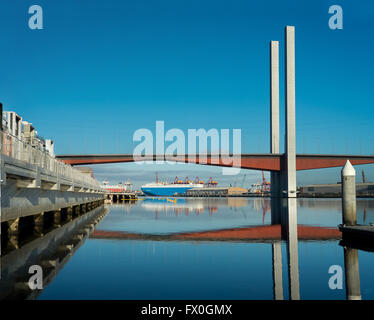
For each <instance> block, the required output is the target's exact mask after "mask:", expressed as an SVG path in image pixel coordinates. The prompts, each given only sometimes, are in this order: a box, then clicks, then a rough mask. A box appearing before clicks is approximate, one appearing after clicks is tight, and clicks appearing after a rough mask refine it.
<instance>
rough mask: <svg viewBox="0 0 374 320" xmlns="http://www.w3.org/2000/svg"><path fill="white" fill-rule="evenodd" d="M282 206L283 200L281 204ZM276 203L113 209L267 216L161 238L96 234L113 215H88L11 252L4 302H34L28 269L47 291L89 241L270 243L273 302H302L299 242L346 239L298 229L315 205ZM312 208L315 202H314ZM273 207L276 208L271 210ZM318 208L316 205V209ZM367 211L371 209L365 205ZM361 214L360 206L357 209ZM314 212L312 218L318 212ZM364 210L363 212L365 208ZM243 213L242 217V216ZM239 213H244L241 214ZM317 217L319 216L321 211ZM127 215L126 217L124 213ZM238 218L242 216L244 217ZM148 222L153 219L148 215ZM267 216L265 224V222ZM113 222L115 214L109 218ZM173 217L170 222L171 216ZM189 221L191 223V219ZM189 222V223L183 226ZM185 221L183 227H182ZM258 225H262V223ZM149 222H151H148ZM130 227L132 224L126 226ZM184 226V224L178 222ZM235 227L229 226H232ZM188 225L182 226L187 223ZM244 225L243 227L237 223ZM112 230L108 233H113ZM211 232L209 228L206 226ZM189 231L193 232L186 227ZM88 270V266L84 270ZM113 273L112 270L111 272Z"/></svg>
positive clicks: (190, 202)
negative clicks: (39, 275)
mask: <svg viewBox="0 0 374 320" xmlns="http://www.w3.org/2000/svg"><path fill="white" fill-rule="evenodd" d="M277 201H278V200H277ZM277 201H276V202H275V203H274V202H273V203H272V202H271V200H270V199H264V198H259V199H251V200H248V199H246V198H234V199H227V198H224V199H204V200H201V199H178V201H176V202H168V201H166V200H164V199H155V200H143V201H141V202H134V201H132V202H128V203H126V204H122V205H114V206H112V208H122V209H123V210H127V212H128V214H130V215H131V212H130V211H131V210H130V209H131V208H132V206H138V207H140V208H141V209H142V210H143V211H145V213H146V214H147V211H148V214H149V211H153V212H154V214H155V215H154V219H158V218H160V217H158V214H161V213H162V214H163V215H162V216H161V219H164V218H165V216H166V217H167V215H168V214H170V213H171V214H172V216H174V217H175V216H177V217H178V219H179V218H183V219H189V220H191V217H190V216H189V215H194V216H199V217H200V218H201V217H202V215H203V214H204V212H207V213H208V215H207V217H209V218H210V219H211V220H212V219H213V220H217V218H219V210H218V209H219V208H220V207H229V208H230V209H231V211H233V212H236V216H240V214H242V213H243V215H244V213H245V211H246V210H245V208H248V206H249V203H250V204H251V205H252V207H253V208H254V209H255V210H256V211H257V212H260V214H262V217H261V218H260V220H259V221H261V223H260V224H258V223H257V224H256V223H252V224H249V225H248V224H247V225H245V222H255V221H254V220H251V219H250V217H245V218H248V219H244V220H243V224H242V225H240V226H239V227H227V228H217V227H214V228H213V229H212V228H206V230H203V229H201V227H204V226H205V225H204V220H201V219H200V218H199V223H200V222H201V223H200V228H199V230H192V231H186V230H180V231H177V232H158V233H152V232H149V233H138V232H124V231H122V230H123V228H122V227H121V226H120V230H111V229H110V224H108V223H104V229H103V227H102V226H101V225H100V226H98V228H96V230H94V228H95V225H96V224H97V223H98V222H99V221H100V220H101V218H103V217H104V215H106V214H107V213H108V211H109V210H108V209H105V211H102V210H100V208H98V210H96V211H93V212H91V213H88V214H87V215H84V216H82V217H78V218H77V219H75V220H73V221H71V222H69V223H67V224H65V225H64V226H62V227H61V228H58V229H55V230H53V231H51V232H49V233H48V234H46V235H45V236H44V237H42V238H38V239H35V240H33V241H31V242H29V243H27V244H25V245H24V246H22V247H21V248H20V249H18V250H14V251H11V252H9V253H7V254H6V255H4V256H3V257H2V258H1V267H2V269H1V271H2V273H1V276H2V277H1V285H0V293H1V294H0V299H26V298H27V299H35V298H37V297H38V295H39V294H40V293H41V292H42V291H41V290H34V291H31V290H30V289H29V288H28V285H27V281H28V279H29V277H30V274H29V273H28V268H29V266H31V265H35V264H39V265H41V266H42V268H43V274H44V281H43V282H44V287H46V286H47V285H48V284H50V283H52V281H53V280H54V279H55V277H56V276H57V274H58V273H59V271H60V270H61V269H62V268H63V267H64V266H65V265H66V264H67V263H68V262H69V260H70V258H71V257H72V256H73V255H74V254H75V253H76V251H77V250H78V249H79V248H80V247H81V245H82V244H83V243H84V241H85V240H86V239H87V238H88V237H89V238H91V239H116V240H124V241H126V240H144V241H163V242H165V241H169V242H171V241H172V242H174V243H177V242H191V241H192V242H193V243H196V242H204V243H207V242H209V241H211V242H213V241H214V242H241V243H251V242H254V243H270V244H271V246H272V275H270V274H269V277H270V276H272V282H273V298H274V299H276V300H282V299H284V297H285V296H288V297H289V299H295V300H297V299H300V298H302V297H300V275H299V255H298V254H299V250H298V245H299V242H300V241H303V242H305V241H315V240H317V241H332V242H336V241H338V240H340V239H341V234H340V232H339V231H338V228H337V226H336V227H333V226H332V225H333V224H334V223H333V222H332V223H331V224H330V226H312V225H307V224H298V221H297V206H307V207H309V204H310V201H308V200H303V201H300V199H298V200H296V199H292V198H290V199H279V201H278V202H277ZM337 201H338V200H329V201H324V200H322V201H321V203H320V205H319V209H321V208H324V207H325V208H326V207H327V208H328V207H330V206H331V205H333V206H335V207H336V202H337ZM312 202H313V201H312ZM272 205H273V206H272ZM313 205H315V202H314V203H313ZM364 207H365V208H366V207H367V206H366V204H364ZM358 208H359V210H360V205H358ZM314 209H318V208H315V207H313V211H314V212H313V214H314V213H315V212H316V211H315V210H314ZM361 209H362V208H361ZM241 210H243V212H242V211H241ZM238 211H239V212H238ZM317 211H318V210H317ZM125 212H126V211H125ZM237 213H240V214H239V215H238V214H237ZM148 216H149V215H148ZM265 216H266V218H265V220H266V223H264V217H265ZM108 217H110V214H109V215H108ZM169 217H170V216H169ZM188 217H189V218H188ZM183 221H185V220H183ZM183 221H182V222H183ZM257 221H258V220H257ZM148 222H149V220H148ZM127 223H128V221H127ZM179 223H181V221H180V220H179ZM230 223H232V221H229V223H228V224H230ZM182 224H183V223H182ZM238 224H239V223H238ZM108 226H109V228H108ZM206 226H208V224H206ZM186 228H190V226H187V227H186ZM282 243H286V248H287V257H286V259H283V261H287V269H284V270H287V273H288V294H285V292H284V285H283V278H284V276H283V274H282V269H283V268H282ZM342 250H343V251H344V269H345V280H346V297H347V299H360V298H361V290H360V275H359V264H358V251H357V249H354V248H350V247H349V245H348V244H344V247H342ZM87 267H88V266H87V265H85V266H84V268H87ZM82 268H83V266H82ZM107 271H110V270H107Z"/></svg>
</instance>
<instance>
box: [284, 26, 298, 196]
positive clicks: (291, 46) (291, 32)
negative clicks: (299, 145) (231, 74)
mask: <svg viewBox="0 0 374 320" xmlns="http://www.w3.org/2000/svg"><path fill="white" fill-rule="evenodd" d="M285 38H286V45H285V56H286V141H285V149H286V150H285V162H286V163H285V166H286V168H285V169H286V179H285V180H286V181H285V187H286V193H285V195H286V196H287V197H288V198H295V197H296V132H295V122H296V121H295V105H296V103H295V27H293V26H287V27H286V28H285Z"/></svg>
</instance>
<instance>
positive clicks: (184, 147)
mask: <svg viewBox="0 0 374 320" xmlns="http://www.w3.org/2000/svg"><path fill="white" fill-rule="evenodd" d="M230 136H231V135H230V129H221V130H218V129H214V128H212V129H209V130H208V131H207V130H205V129H188V130H187V139H186V135H185V133H184V132H183V131H182V130H181V129H177V128H173V129H170V130H168V131H167V132H166V133H165V123H164V121H156V136H155V138H154V136H153V133H152V131H151V130H149V129H145V128H142V129H138V130H136V131H135V132H134V134H133V141H134V142H139V144H138V145H137V146H136V147H135V148H134V152H133V157H134V160H135V162H136V163H144V161H152V160H153V159H151V157H150V156H152V155H156V159H154V160H156V164H162V163H164V162H165V161H166V162H167V163H175V161H176V160H177V159H179V160H181V159H185V160H186V162H189V163H197V162H198V163H199V164H212V165H223V166H228V167H223V168H222V174H223V175H237V174H239V173H240V166H241V145H242V140H241V129H232V145H231V147H230ZM209 140H210V148H209V143H208V142H209ZM169 142H170V144H169V145H167V146H166V144H167V143H169ZM165 147H166V149H165ZM230 150H232V152H230Z"/></svg>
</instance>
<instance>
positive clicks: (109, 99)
mask: <svg viewBox="0 0 374 320" xmlns="http://www.w3.org/2000/svg"><path fill="white" fill-rule="evenodd" d="M33 4H38V5H40V6H42V8H43V11H44V29H43V30H31V29H29V28H28V19H29V17H30V14H28V8H29V7H30V6H31V5H33ZM334 4H338V5H340V6H341V7H342V8H343V30H331V29H329V27H328V20H329V17H330V14H329V13H328V9H329V6H330V5H334ZM0 15H1V17H0V36H1V39H2V42H1V43H2V49H1V51H0V63H1V68H0V70H1V75H2V77H1V80H0V101H2V102H3V104H4V108H5V110H14V111H16V112H17V113H19V114H20V115H22V116H23V118H24V119H25V120H27V121H30V122H32V123H33V124H34V125H35V127H36V128H37V129H38V131H39V134H41V135H42V136H44V137H46V138H52V139H53V140H54V141H55V143H56V153H58V154H65V153H132V151H133V148H134V146H135V145H136V144H135V143H133V141H132V135H133V133H134V131H135V130H137V129H139V128H148V129H150V130H154V127H155V121H156V120H164V121H165V125H166V130H167V129H170V128H180V129H182V130H185V132H187V129H188V128H196V129H198V128H205V129H210V128H217V129H221V128H229V129H233V128H241V129H242V136H243V145H242V151H243V152H247V153H258V152H268V151H269V41H270V40H279V41H280V58H281V77H280V80H281V111H283V108H284V86H283V83H284V81H283V79H284V75H283V71H284V70H283V67H284V65H283V60H284V53H283V51H284V47H283V45H284V27H285V25H294V26H295V28H296V108H297V114H296V124H297V150H298V152H299V153H304V152H305V153H347V152H348V153H352V154H360V153H362V154H373V153H374V135H373V133H372V132H373V130H372V128H373V120H374V108H373V106H374V102H373V99H372V92H373V88H374V78H373V74H374V60H373V58H372V57H373V52H374V44H373V43H374V42H373V40H372V39H373V30H374V19H373V18H374V3H373V2H372V1H369V0H367V1H360V2H359V3H357V2H355V1H345V0H337V1H322V0H320V1H308V2H306V1H253V2H251V1H239V0H230V1H229V0H225V1H220V0H214V1H213V0H212V1H201V0H199V1H198V0H188V1H181V0H177V1H176V0H156V1H153V0H152V1H151V0H137V1H118V0H106V1H102V0H100V1H98V0H91V1H83V0H64V1H51V0H49V1H46V0H37V1H26V0H17V1H14V0H2V1H1V4H0ZM283 113H284V112H281V130H282V132H283V124H284V114H283ZM281 140H282V139H281ZM281 148H283V144H282V147H281ZM125 166H126V165H125V164H124V165H121V168H122V169H123V170H125V171H126V174H128V175H129V176H130V175H131V172H130V171H131V170H133V168H132V167H131V168H132V169H131V170H130V169H129V168H130V167H127V168H128V169H126V167H125ZM99 168H103V166H100V167H97V169H96V170H98V174H99V176H100V170H101V169H100V170H99ZM106 168H107V167H106ZM109 168H110V167H109ZM111 168H113V169H114V167H111ZM200 168H201V167H200ZM366 168H367V169H366ZM199 170H205V169H199ZM216 170H218V169H216ZM365 170H367V175H368V176H369V177H373V178H374V174H373V171H374V169H373V167H372V166H367V167H365ZM330 171H331V170H330ZM330 171H328V172H330ZM334 172H338V171H334ZM181 173H182V175H183V170H182V171H181ZM256 174H257V175H259V173H256ZM309 175H310V172H309ZM314 176H315V177H317V178H316V179H315V180H313V181H309V180H308V179H309V178H308V173H302V174H301V175H300V177H301V179H299V182H300V183H303V182H305V181H307V182H319V180H318V179H319V178H320V177H321V179H322V177H325V176H326V174H324V173H321V174H320V175H319V174H317V172H316V174H314ZM327 176H329V175H328V174H327ZM327 176H326V177H327ZM100 177H101V176H100ZM151 179H153V177H152V178H151ZM303 179H304V180H303ZM326 179H331V181H332V182H335V181H336V180H337V179H336V177H335V173H333V174H332V176H331V177H330V176H329V178H326ZM322 180H323V179H322ZM323 182H328V181H325V180H323Z"/></svg>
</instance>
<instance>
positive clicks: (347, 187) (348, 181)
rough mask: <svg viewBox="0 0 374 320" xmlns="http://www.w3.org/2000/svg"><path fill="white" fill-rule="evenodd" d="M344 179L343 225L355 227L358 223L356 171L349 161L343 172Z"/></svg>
mask: <svg viewBox="0 0 374 320" xmlns="http://www.w3.org/2000/svg"><path fill="white" fill-rule="evenodd" d="M341 177H342V209H343V225H346V226H354V225H356V222H357V213H356V171H355V169H354V168H353V166H352V165H351V163H350V162H349V160H347V162H346V164H345V166H344V168H343V169H342V172H341Z"/></svg>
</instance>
